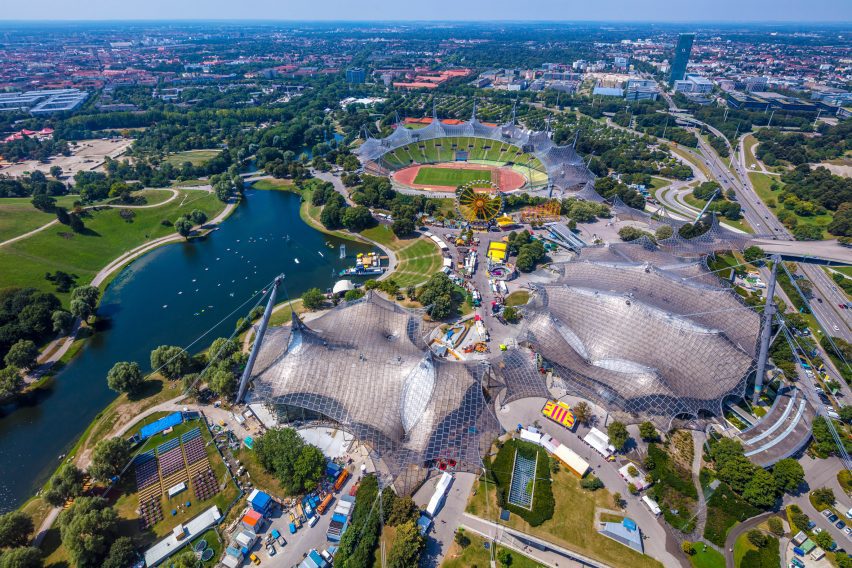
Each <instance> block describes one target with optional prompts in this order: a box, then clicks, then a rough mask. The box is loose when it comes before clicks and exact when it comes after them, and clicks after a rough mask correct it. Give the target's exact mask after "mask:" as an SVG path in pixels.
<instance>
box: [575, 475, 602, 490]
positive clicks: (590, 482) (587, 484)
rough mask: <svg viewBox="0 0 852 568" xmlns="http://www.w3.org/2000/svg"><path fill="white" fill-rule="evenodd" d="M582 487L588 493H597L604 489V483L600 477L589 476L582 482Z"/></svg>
mask: <svg viewBox="0 0 852 568" xmlns="http://www.w3.org/2000/svg"><path fill="white" fill-rule="evenodd" d="M580 487H582V488H583V489H585V490H587V491H597V490H598V489H603V488H604V482H603V481H601V480H600V478H599V477H595V476H594V475H588V476H586V477H584V478H583V479H581V480H580Z"/></svg>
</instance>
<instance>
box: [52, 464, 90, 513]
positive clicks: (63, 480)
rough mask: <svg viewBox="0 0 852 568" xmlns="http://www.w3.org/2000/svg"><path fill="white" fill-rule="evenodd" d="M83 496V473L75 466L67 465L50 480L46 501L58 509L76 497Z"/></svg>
mask: <svg viewBox="0 0 852 568" xmlns="http://www.w3.org/2000/svg"><path fill="white" fill-rule="evenodd" d="M82 494H83V472H82V471H80V470H79V469H78V468H77V466H75V465H74V464H70V463H69V464H65V465H63V466H62V467H61V468H59V471H57V472H56V475H54V476H53V477H52V478H51V479H50V487H49V488H48V490H47V493H45V499H46V500H47V502H48V503H50V504H51V505H53V506H54V507H58V506H59V505H62V504H64V503H65V501H67V500H68V499H73V498H74V497H79V496H80V495H82Z"/></svg>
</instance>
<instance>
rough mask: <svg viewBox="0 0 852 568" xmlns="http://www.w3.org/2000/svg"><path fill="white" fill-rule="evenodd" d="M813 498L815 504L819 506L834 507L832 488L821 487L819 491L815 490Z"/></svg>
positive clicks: (812, 494) (812, 493) (812, 492)
mask: <svg viewBox="0 0 852 568" xmlns="http://www.w3.org/2000/svg"><path fill="white" fill-rule="evenodd" d="M811 496H812V497H813V499H814V503H816V504H817V505H824V506H826V507H831V506H832V505H834V502H835V498H834V491H833V490H832V489H831V487H821V488H819V489H814V490H813V491H811Z"/></svg>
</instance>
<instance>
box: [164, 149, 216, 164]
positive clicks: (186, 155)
mask: <svg viewBox="0 0 852 568" xmlns="http://www.w3.org/2000/svg"><path fill="white" fill-rule="evenodd" d="M221 152H222V150H219V149H216V148H211V149H208V150H187V151H186V152H177V153H175V154H169V155H168V156H166V157H165V159H164V160H163V161H164V162H166V163H168V164H171V165H173V166H175V167H180V166H182V165H183V164H184V162H189V163H191V164H192V165H193V166H200V165H202V164H204V163H205V162H208V161H209V160H212V159H213V158H215V157H216V156H218V155H219V154H220V153H221Z"/></svg>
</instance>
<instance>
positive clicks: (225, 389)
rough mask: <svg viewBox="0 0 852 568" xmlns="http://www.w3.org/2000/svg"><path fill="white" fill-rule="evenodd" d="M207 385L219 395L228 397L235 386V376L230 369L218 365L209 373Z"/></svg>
mask: <svg viewBox="0 0 852 568" xmlns="http://www.w3.org/2000/svg"><path fill="white" fill-rule="evenodd" d="M207 385H208V386H209V387H210V390H212V391H213V392H215V393H216V394H218V395H219V396H223V397H228V396H230V395H231V394H232V393H233V392H234V390H235V389H236V388H237V376H236V375H235V374H234V372H233V371H231V370H230V369H226V368H222V367H218V368H216V369H214V370H213V372H212V373H210V376H209V377H208V379H207Z"/></svg>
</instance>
